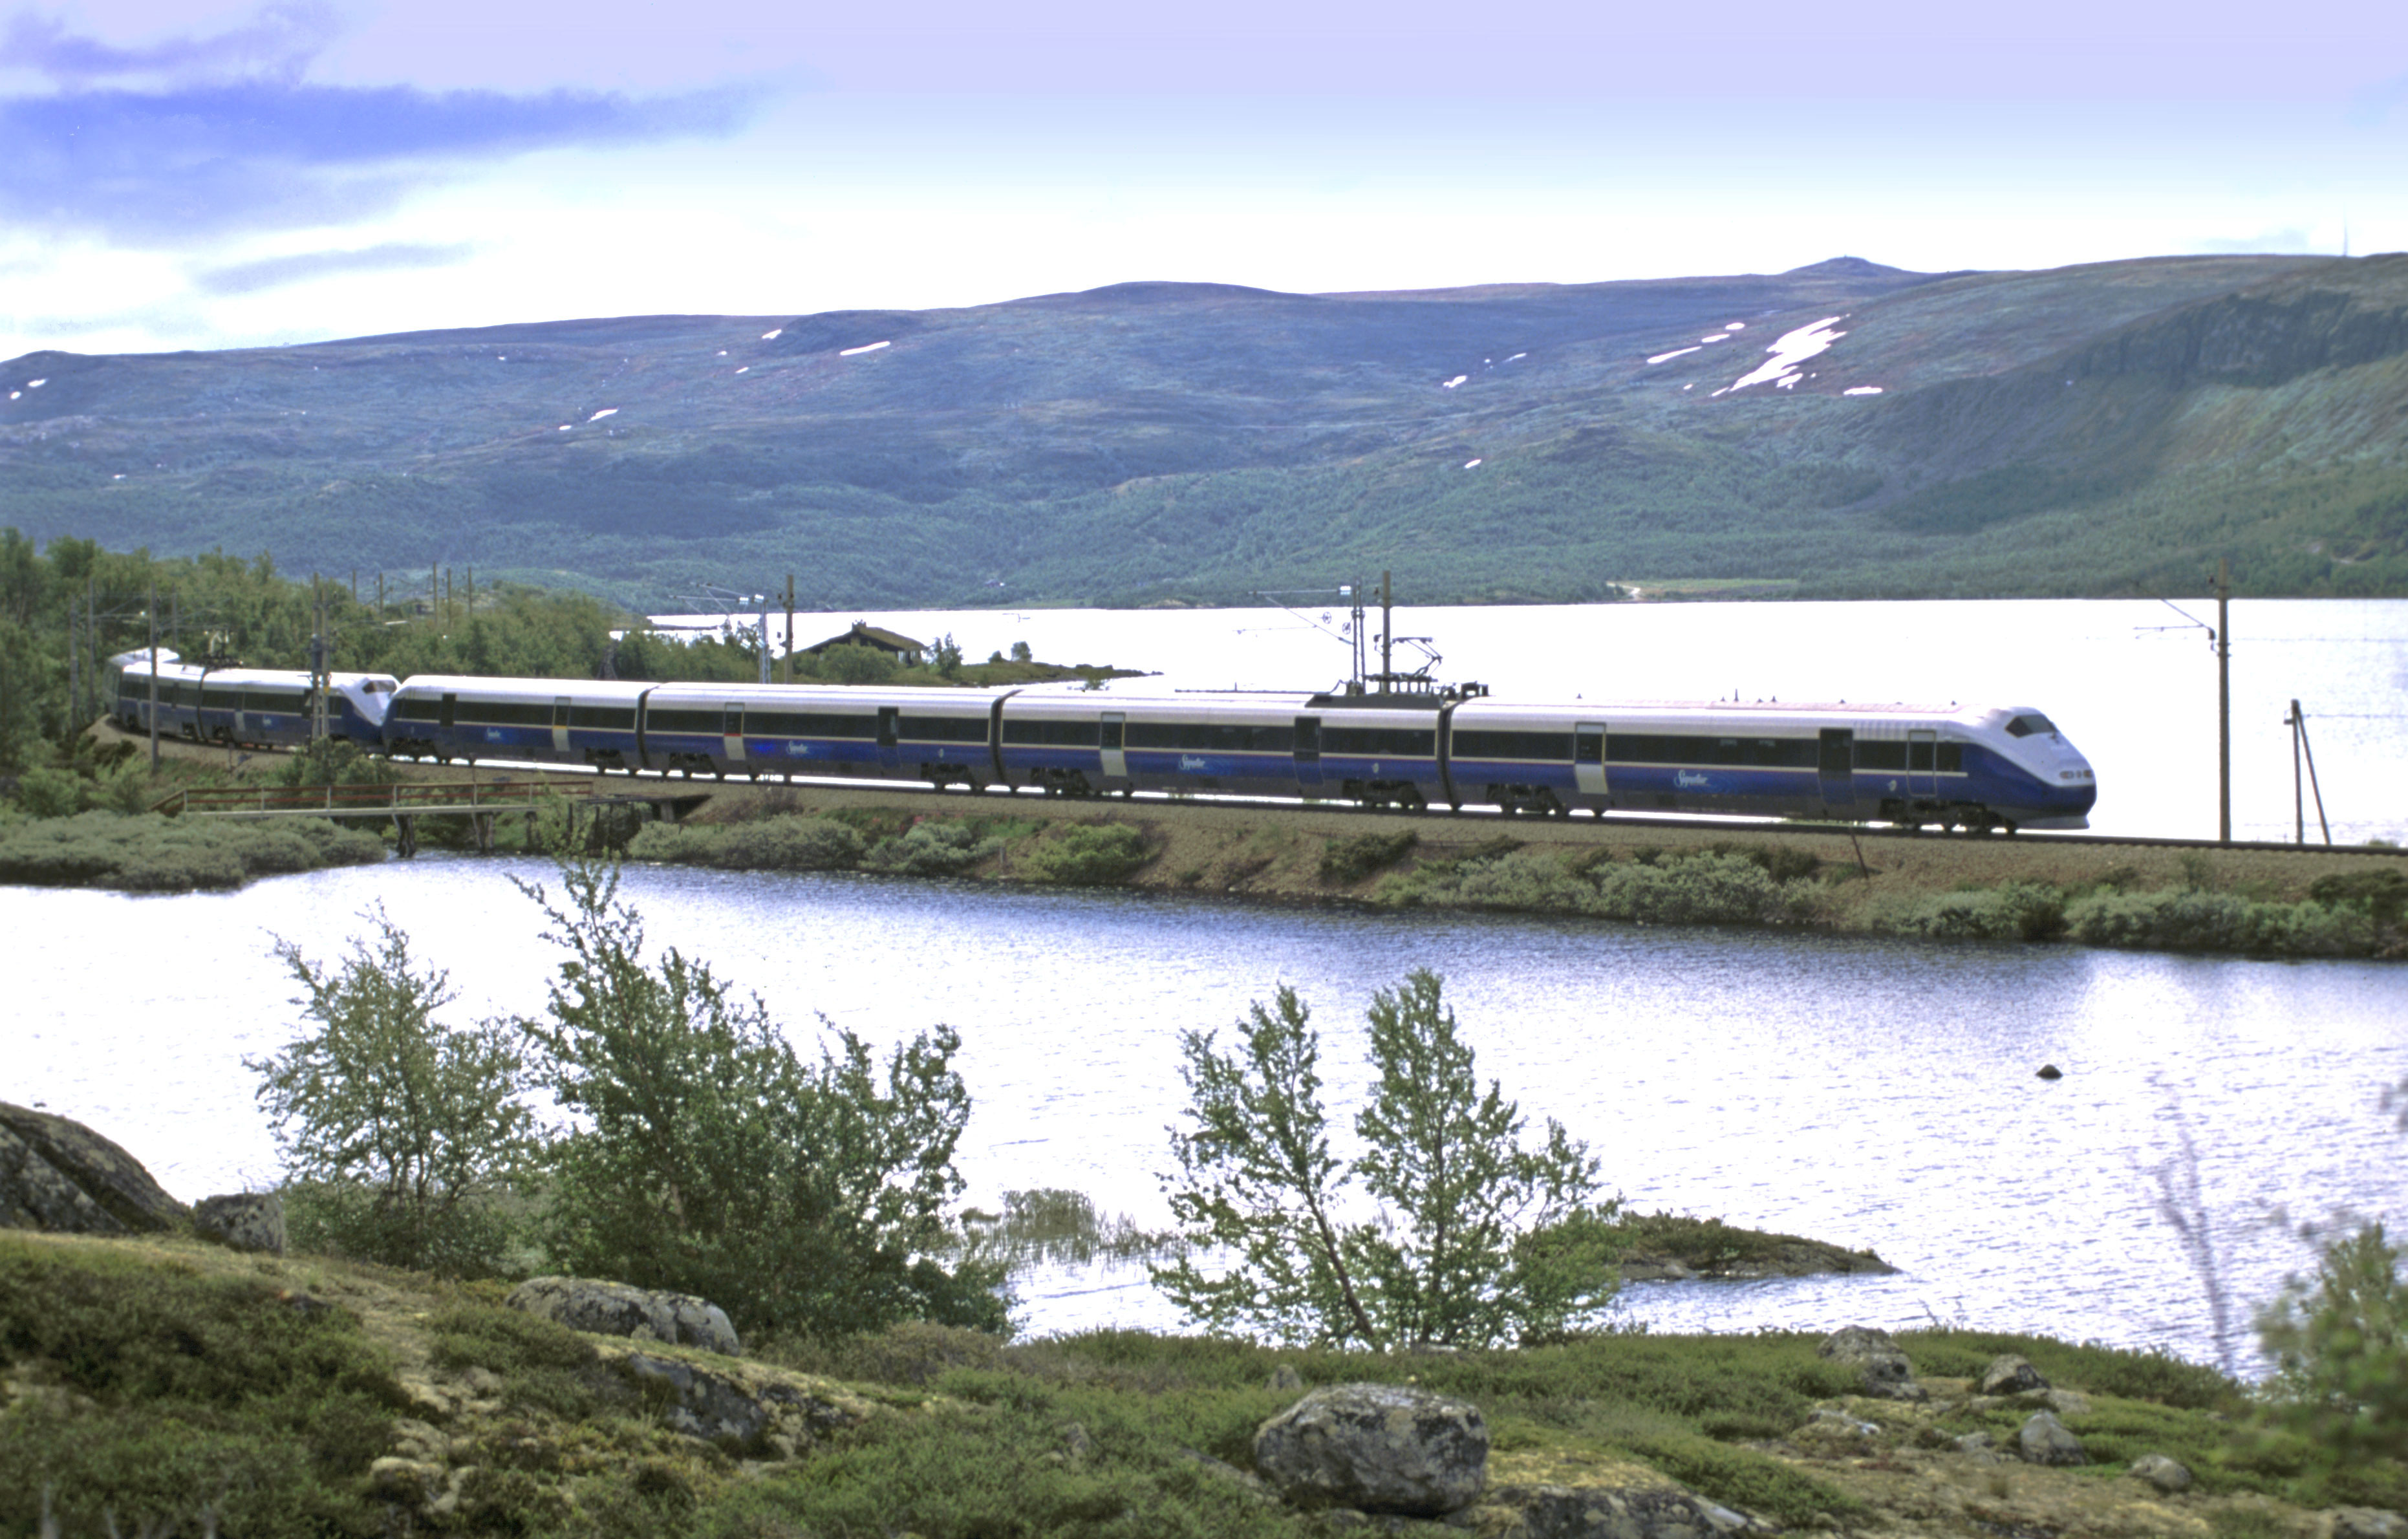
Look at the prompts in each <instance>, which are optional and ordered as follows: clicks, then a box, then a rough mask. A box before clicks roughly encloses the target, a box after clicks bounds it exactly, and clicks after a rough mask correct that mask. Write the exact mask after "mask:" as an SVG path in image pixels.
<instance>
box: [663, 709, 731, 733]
mask: <svg viewBox="0 0 2408 1539" xmlns="http://www.w3.org/2000/svg"><path fill="white" fill-rule="evenodd" d="M722 725H723V724H722V722H721V721H720V718H719V712H717V711H716V710H710V711H647V712H644V727H645V729H646V730H647V731H652V732H692V733H695V734H696V735H698V736H702V737H711V738H715V737H718V736H719V735H720V734H719V729H720V727H721V726H722Z"/></svg>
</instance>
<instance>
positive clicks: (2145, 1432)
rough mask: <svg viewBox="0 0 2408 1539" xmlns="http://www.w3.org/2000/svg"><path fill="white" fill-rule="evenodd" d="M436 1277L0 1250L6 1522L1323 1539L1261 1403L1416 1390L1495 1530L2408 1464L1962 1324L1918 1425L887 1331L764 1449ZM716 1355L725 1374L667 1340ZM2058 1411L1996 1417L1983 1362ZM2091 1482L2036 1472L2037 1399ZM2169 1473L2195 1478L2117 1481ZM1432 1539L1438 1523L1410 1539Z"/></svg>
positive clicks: (2346, 1487)
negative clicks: (2168, 1467)
mask: <svg viewBox="0 0 2408 1539" xmlns="http://www.w3.org/2000/svg"><path fill="white" fill-rule="evenodd" d="M501 1297H502V1293H501V1288H500V1287H499V1285H495V1284H447V1283H441V1282H437V1281H435V1280H433V1279H430V1278H426V1277H423V1276H418V1275H415V1274H411V1273H395V1272H390V1271H385V1270H381V1269H378V1268H372V1267H364V1266H356V1265H351V1264H348V1263H342V1262H337V1261H332V1260H323V1259H311V1258H306V1257H294V1258H287V1259H274V1258H265V1257H252V1256H245V1255H238V1254H236V1253H233V1252H229V1251H226V1250H222V1249H219V1248H216V1247H213V1246H208V1245H205V1244H201V1243H199V1242H197V1241H192V1240H184V1239H175V1238H160V1239H149V1240H138V1241H130V1240H107V1241H104V1240H93V1239H83V1238H73V1237H64V1236H44V1235H31V1234H24V1233H19V1232H13V1231H12V1232H8V1233H5V1234H0V1380H5V1390H0V1399H5V1409H0V1532H7V1533H25V1534H31V1533H35V1532H43V1531H42V1529H41V1525H42V1523H43V1520H44V1516H43V1515H44V1512H45V1508H46V1507H47V1510H48V1512H49V1514H50V1520H51V1521H52V1522H54V1523H55V1524H56V1525H57V1529H56V1532H59V1533H61V1534H64V1535H77V1534H86V1533H91V1534H98V1533H103V1532H109V1525H110V1524H111V1523H112V1522H114V1523H115V1525H116V1527H117V1530H118V1532H154V1533H164V1532H171V1528H170V1525H173V1527H172V1532H179V1533H200V1532H223V1533H227V1534H236V1533H239V1534H245V1535H283V1534H293V1535H302V1534H310V1535H322V1534H361V1535H368V1534H390V1533H397V1532H414V1533H428V1532H442V1533H461V1534H488V1533H490V1534H564V1535H569V1534H575V1535H586V1534H592V1535H621V1534H630V1533H663V1534H688V1533H691V1534H708V1535H747V1536H762V1535H781V1536H783V1535H792V1536H797V1539H799V1536H802V1535H818V1536H830V1539H837V1536H860V1539H872V1536H876V1539H890V1536H893V1535H897V1534H902V1533H907V1532H908V1533H916V1534H919V1535H922V1536H924V1539H974V1536H978V1539H984V1536H997V1535H1022V1534H1026V1535H1038V1534H1094V1535H1107V1534H1129V1535H1139V1534H1145V1535H1153V1534H1199V1535H1200V1534H1232V1535H1238V1534H1263V1535H1286V1534H1295V1535H1310V1534H1317V1533H1320V1532H1326V1529H1327V1527H1328V1519H1326V1518H1321V1517H1309V1516H1306V1515H1301V1514H1297V1513H1294V1512H1291V1511H1289V1510H1287V1509H1285V1508H1283V1507H1282V1506H1280V1505H1279V1504H1277V1503H1275V1502H1271V1501H1269V1500H1267V1499H1266V1498H1265V1497H1264V1496H1263V1495H1262V1494H1261V1493H1260V1492H1259V1491H1258V1490H1256V1489H1254V1487H1253V1486H1252V1484H1251V1483H1250V1482H1248V1481H1247V1480H1245V1479H1244V1478H1243V1475H1244V1474H1245V1473H1246V1472H1247V1471H1249V1470H1250V1468H1251V1465H1252V1461H1253V1456H1252V1447H1253V1436H1254V1429H1255V1428H1256V1426H1257V1425H1259V1424H1260V1423H1261V1422H1262V1421H1263V1420H1264V1419H1265V1418H1266V1417H1270V1416H1272V1415H1274V1414H1275V1413H1277V1412H1278V1411H1280V1410H1281V1409H1283V1407H1284V1406H1286V1405H1287V1404H1288V1403H1289V1402H1292V1401H1293V1400H1294V1399H1295V1398H1296V1396H1297V1389H1296V1388H1292V1387H1291V1388H1273V1387H1272V1386H1273V1384H1274V1382H1278V1381H1275V1375H1277V1374H1279V1373H1280V1371H1281V1370H1283V1369H1285V1370H1293V1371H1294V1373H1295V1374H1296V1375H1297V1377H1298V1379H1300V1381H1301V1383H1302V1384H1303V1385H1305V1386H1308V1387H1310V1386H1316V1385H1323V1384H1331V1383H1339V1382H1349V1381H1361V1380H1369V1381H1383V1382H1411V1383H1416V1384H1419V1385H1421V1386H1423V1387H1424V1388H1429V1389H1433V1390H1437V1391H1441V1392H1443V1393H1447V1394H1452V1395H1458V1396H1462V1397H1464V1398H1467V1399H1469V1400H1470V1401H1472V1402H1475V1403H1476V1404H1478V1405H1479V1406H1480V1407H1481V1409H1482V1411H1483V1414H1484V1416H1485V1417H1486V1418H1487V1421H1488V1424H1489V1427H1490V1429H1491V1432H1492V1437H1493V1442H1494V1452H1493V1455H1492V1458H1491V1461H1490V1467H1489V1496H1488V1497H1487V1498H1486V1499H1485V1500H1484V1503H1483V1504H1482V1505H1481V1506H1478V1507H1475V1508H1474V1509H1473V1510H1472V1511H1471V1512H1470V1513H1469V1515H1468V1517H1464V1518H1460V1519H1458V1520H1457V1521H1458V1525H1461V1524H1463V1523H1468V1524H1469V1526H1470V1527H1471V1528H1472V1529H1473V1530H1474V1531H1475V1532H1494V1533H1497V1534H1499V1535H1502V1534H1505V1533H1508V1532H1512V1524H1513V1521H1514V1517H1515V1511H1514V1508H1513V1503H1514V1501H1516V1500H1517V1499H1518V1497H1517V1493H1520V1492H1527V1490H1528V1489H1531V1488H1539V1487H1558V1488H1572V1489H1588V1490H1598V1489H1618V1490H1629V1489H1648V1488H1661V1487H1665V1486H1669V1485H1677V1486H1680V1487H1684V1488H1686V1489H1690V1490H1693V1491H1696V1492H1698V1493H1699V1494H1701V1495H1703V1496H1706V1497H1708V1498H1710V1499H1712V1500H1713V1501H1714V1502H1717V1503H1722V1504H1724V1505H1726V1506H1730V1507H1735V1508H1738V1509H1740V1510H1742V1511H1744V1512H1747V1513H1750V1514H1753V1515H1755V1516H1756V1517H1759V1518H1761V1519H1764V1520H1767V1521H1769V1522H1773V1523H1777V1524H1779V1525H1781V1526H1783V1527H1785V1528H1789V1529H1804V1530H1816V1531H1830V1532H1845V1533H1883V1534H1928V1535H1946V1536H1950V1539H1957V1536H1962V1539H1975V1536H1977V1535H1997V1534H2000V1533H2046V1534H2053V1535H2066V1536H2074V1535H2102V1536H2103V1535H2130V1536H2134V1539H2139V1536H2143V1535H2153V1536H2154V1535H2192V1534H2196V1535H2201V1536H2212V1535H2240V1534H2270V1535H2271V1534H2297V1535H2300V1536H2302V1539H2305V1536H2307V1535H2310V1534H2313V1533H2315V1532H2318V1524H2319V1523H2320V1521H2321V1518H2320V1517H2319V1514H2318V1509H2319V1508H2320V1507H2323V1506H2328V1505H2332V1504H2340V1503H2346V1504H2353V1505H2379V1506H2388V1507H2394V1508H2398V1507H2401V1506H2408V1471H2403V1470H2402V1469H2401V1468H2400V1467H2398V1466H2396V1465H2393V1464H2390V1463H2387V1462H2386V1463H2375V1464H2361V1465H2359V1466H2357V1467H2348V1468H2343V1467H2337V1466H2335V1465H2334V1464H2333V1463H2332V1462H2331V1461H2330V1460H2327V1459H2324V1458H2323V1457H2321V1456H2320V1455H2319V1454H2318V1452H2317V1450H2315V1449H2314V1448H2311V1447H2307V1446H2302V1445H2300V1444H2299V1443H2297V1442H2296V1441H2286V1439H2285V1438H2283V1437H2281V1436H2278V1435H2276V1434H2273V1433H2271V1432H2267V1431H2261V1430H2260V1429H2259V1427H2258V1424H2257V1420H2256V1418H2255V1417H2254V1414H2253V1408H2252V1406H2251V1404H2250V1402H2249V1400H2248V1398H2247V1396H2246V1394H2245V1392H2244V1391H2243V1389H2242V1388H2240V1387H2238V1386H2236V1385H2233V1384H2231V1383H2229V1382H2228V1381H2226V1380H2224V1379H2222V1378H2221V1377H2219V1376H2218V1375H2217V1374H2214V1372H2212V1371H2210V1370H2207V1369H2204V1368H2201V1367H2199V1366H2196V1365H2193V1364H2188V1363H2185V1362H2181V1361H2178V1360H2175V1359H2170V1358H2166V1357H2162V1356H2157V1355H2154V1354H2149V1353H2137V1352H2130V1351H2123V1350H2116V1349H2110V1348H2105V1347H2100V1346H2077V1345H2069V1344H2066V1343H2062V1342H2057V1341H2051V1340H2046V1339H2042V1338H2034V1337H2025V1336H2003V1335H1988V1334H1984V1333H1980V1332H1975V1331H1969V1330H1935V1331H1927V1332H1914V1333H1909V1334H1906V1335H1903V1336H1901V1337H1900V1338H1899V1340H1900V1343H1901V1345H1903V1346H1904V1347H1905V1349H1906V1350H1907V1352H1908V1353H1909V1354H1910V1355H1911V1357H1912V1358H1913V1359H1914V1366H1915V1370H1916V1372H1917V1374H1918V1375H1919V1376H1920V1378H1921V1381H1922V1383H1923V1384H1924V1385H1925V1386H1926V1387H1927V1388H1928V1389H1929V1391H1930V1392H1931V1398H1930V1399H1929V1400H1928V1401H1927V1402H1923V1403H1920V1404H1902V1403H1899V1402H1892V1401H1873V1400H1866V1399H1862V1398H1860V1397H1858V1396H1856V1394H1855V1393H1854V1390H1855V1389H1856V1381H1855V1378H1854V1376H1853V1374H1852V1373H1850V1372H1849V1371H1847V1370H1843V1369H1842V1368H1840V1367H1838V1366H1836V1365H1834V1364H1833V1363H1831V1362H1830V1361H1828V1360H1827V1359H1822V1358H1821V1357H1819V1356H1818V1355H1817V1354H1816V1352H1815V1345H1816V1338H1815V1337H1813V1336H1811V1335H1804V1334H1799V1333H1793V1332H1767V1333H1761V1334H1755V1335H1744V1336H1656V1335H1646V1334H1617V1335H1602V1336H1596V1337H1589V1338H1584V1339H1578V1340H1573V1341H1570V1342H1566V1343H1563V1344H1560V1345H1549V1346H1544V1347H1536V1348H1527V1349H1522V1350H1512V1351H1504V1350H1500V1351H1494V1352H1466V1353H1443V1354H1398V1355H1391V1356H1378V1355H1369V1354H1361V1353H1339V1352H1328V1351H1319V1350H1286V1349H1278V1348H1272V1347H1267V1346H1258V1345H1249V1344H1241V1343H1233V1342H1226V1341H1218V1340H1208V1339H1201V1338H1192V1337H1159V1336H1152V1335H1145V1334H1140V1333H1136V1332H1122V1331H1097V1332H1090V1333H1086V1334H1082V1335H1078V1336H1072V1337H1066V1338H1056V1339H1048V1340H1040V1341H1033V1342H1026V1343H1019V1344H1007V1343H1004V1342H1001V1341H998V1340H996V1339H995V1338H992V1337H984V1336H978V1335H972V1334H969V1333H967V1332H962V1331H954V1330H942V1329H939V1328H934V1327H925V1326H906V1327H901V1328H897V1329H896V1330H891V1331H888V1332H886V1333H884V1334H882V1335H878V1336H872V1337H867V1338H856V1339H853V1340H848V1341H839V1342H834V1343H811V1342H786V1343H781V1342H769V1343H756V1344H753V1348H752V1351H751V1355H750V1356H749V1357H748V1358H746V1359H742V1360H741V1362H740V1364H739V1365H738V1366H739V1367H740V1370H741V1372H742V1374H745V1375H747V1376H748V1378H749V1379H750V1381H751V1382H753V1383H755V1384H757V1385H781V1386H783V1387H786V1388H792V1389H794V1390H796V1392H798V1393H801V1394H806V1395H809V1396H810V1397H811V1398H812V1399H813V1400H814V1401H816V1402H821V1403H824V1405H826V1406H828V1407H831V1408H833V1412H834V1414H833V1415H831V1416H830V1417H828V1421H829V1423H830V1425H829V1426H828V1427H827V1428H826V1430H824V1431H823V1432H821V1433H819V1434H817V1435H815V1436H813V1437H811V1438H810V1439H808V1440H806V1441H805V1442H803V1443H800V1444H796V1445H794V1446H789V1447H784V1448H772V1449H768V1450H765V1451H763V1452H762V1454H761V1455H760V1456H759V1457H746V1456H739V1455H733V1454H730V1453H727V1452H724V1451H722V1450H721V1449H719V1448H716V1447H713V1446H709V1445H706V1444H704V1443H701V1442H698V1441H695V1439H692V1438H688V1437H684V1436H681V1435H680V1434H678V1433H676V1432H674V1431H670V1430H669V1429H668V1428H667V1425H666V1423H665V1421H664V1418H663V1416H662V1411H663V1405H662V1402H661V1401H660V1399H659V1397H658V1396H657V1395H656V1394H648V1393H647V1392H646V1391H645V1390H644V1389H643V1388H641V1387H640V1385H639V1384H638V1381H637V1380H635V1379H633V1378H631V1377H630V1376H628V1375H626V1374H623V1373H621V1372H618V1371H617V1370H616V1368H615V1366H614V1365H615V1364H616V1362H617V1360H618V1359H619V1357H620V1356H622V1355H624V1350H625V1344H624V1343H617V1342H613V1341H611V1340H609V1339H607V1338H597V1337H585V1336H580V1335H577V1334H575V1333H573V1332H570V1331H568V1330H564V1329H562V1328H560V1327H557V1326H553V1325H552V1324H550V1323H548V1322H541V1321H537V1320H534V1319H530V1318H528V1317H526V1316H521V1315H517V1314H515V1313H513V1312H510V1311H509V1310H507V1309H505V1308H503V1307H502V1305H501V1303H500V1299H501ZM645 1350H646V1351H647V1352H655V1353H664V1354H668V1355H671V1356H683V1357H686V1358H688V1359H690V1360H692V1361H694V1362H695V1363H696V1364H700V1365H708V1364H710V1362H713V1361H716V1362H719V1363H721V1364H722V1365H723V1366H724V1365H725V1363H726V1359H709V1358H708V1357H707V1356H706V1355H703V1354H698V1353H691V1352H686V1351H684V1349H680V1348H671V1347H657V1348H655V1347H652V1346H647V1347H646V1348H645ZM2005 1352H2013V1353H2018V1354H2021V1355H2023V1356H2025V1357H2027V1358H2028V1359H2030V1360H2031V1361H2032V1362H2033V1363H2034V1364H2035V1365H2036V1366H2037V1367H2038V1368H2039V1370H2040V1371H2041V1373H2042V1374H2044V1375H2045V1376H2046V1377H2047V1378H2048V1379H2049V1381H2050V1382H2051V1384H2052V1386H2053V1388H2052V1390H2051V1391H2049V1392H2048V1394H2047V1395H2046V1396H2045V1397H2042V1396H2039V1395H2029V1396H2024V1397H2018V1398H2013V1399H1985V1398H1983V1397H1980V1396H1977V1395H1973V1394H1971V1393H1970V1384H1971V1380H1972V1379H1973V1378H1974V1376H1975V1375H1978V1374H1980V1373H1981V1372H1982V1371H1983V1369H1984V1367H1985V1365H1986V1364H1987V1363H1988V1362H1989V1360H1990V1359H1991V1358H1992V1357H1993V1356H1994V1355H1996V1354H1999V1353H2005ZM2043 1403H2046V1404H2049V1405H2052V1406H2054V1407H2055V1409H2056V1411H2057V1415H2058V1416H2059V1417H2060V1418H2061V1419H2062V1420H2063V1421H2064V1422H2065V1424H2066V1425H2067V1426H2068V1427H2070V1428H2071V1429H2072V1430H2073V1431H2074V1432H2075V1433H2076V1434H2077V1435H2079V1436H2080V1437H2081V1438H2082V1439H2083V1441H2084V1442H2085V1446H2087V1448H2088V1450H2089V1454H2090V1457H2091V1460H2092V1462H2091V1463H2090V1464H2088V1465H2087V1466H2085V1467H2081V1468H2073V1469H2051V1468H2042V1467H2038V1466H2033V1465H2027V1464H2024V1463H2021V1462H2019V1461H2016V1460H2012V1459H2005V1460H2001V1459H2000V1458H1999V1457H1998V1456H1997V1455H1995V1454H1992V1453H1987V1452H1983V1451H1980V1450H1979V1449H1971V1450H1969V1449H1965V1448H1960V1446H1958V1444H1957V1439H1958V1438H1960V1437H1965V1436H1967V1435H1968V1434H1971V1433H1975V1432H1987V1433H1989V1434H1991V1436H1992V1438H1993V1439H1994V1440H1995V1441H1996V1442H1998V1443H1999V1444H2001V1445H2008V1446H2011V1445H2012V1443H2013V1441H2014V1432H2015V1431H2016V1430H2017V1429H2018V1428H2019V1427H2020V1425H2021V1424H2022V1422H2023V1420H2024V1419H2025V1418H2026V1417H2028V1416H2030V1415H2031V1414H2032V1413H2033V1411H2034V1410H2035V1409H2037V1408H2039V1407H2040V1406H2041V1405H2042V1404H2043ZM2145 1453H2162V1454H2166V1455H2169V1456H2171V1457H2172V1458H2173V1459H2176V1460H2180V1461H2181V1462H2182V1463H2184V1464H2185V1465H2186V1466H2188V1467H2189V1468H2190V1469H2191V1470H2192V1471H2193V1472H2194V1474H2195V1475H2196V1476H2197V1482H2198V1483H2197V1485H2196V1487H2195V1488H2194V1489H2192V1490H2191V1491H2190V1492H2187V1493H2185V1494H2182V1495H2177V1496H2165V1495H2161V1494H2159V1493H2158V1492H2157V1490H2156V1489H2154V1488H2152V1487H2151V1486H2149V1485H2147V1484H2145V1483H2144V1482H2143V1481H2140V1480H2137V1479H2133V1478H2129V1477H2128V1474H2127V1471H2128V1466H2129V1463H2130V1461H2131V1460H2134V1459H2136V1458H2138V1457H2140V1456H2141V1455H2143V1454H2145ZM1428 1532H1432V1533H1433V1534H1436V1533H1438V1532H1455V1531H1441V1530H1440V1529H1438V1528H1436V1527H1431V1528H1430V1529H1429V1530H1428Z"/></svg>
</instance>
